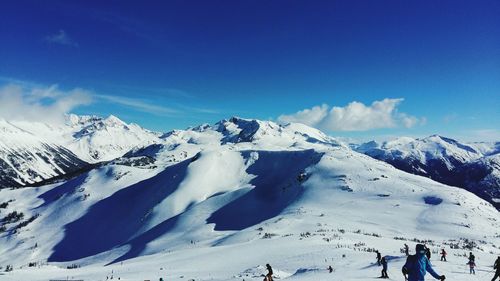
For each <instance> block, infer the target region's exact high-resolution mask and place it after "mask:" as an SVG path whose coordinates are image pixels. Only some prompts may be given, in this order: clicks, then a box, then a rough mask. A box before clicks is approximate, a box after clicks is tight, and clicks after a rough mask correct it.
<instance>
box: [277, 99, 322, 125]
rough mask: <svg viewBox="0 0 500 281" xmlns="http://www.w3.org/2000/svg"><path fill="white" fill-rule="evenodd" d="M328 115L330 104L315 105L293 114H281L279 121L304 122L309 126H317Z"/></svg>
mask: <svg viewBox="0 0 500 281" xmlns="http://www.w3.org/2000/svg"><path fill="white" fill-rule="evenodd" d="M327 115H328V105H326V104H323V105H321V106H314V107H313V108H311V109H304V110H301V111H299V112H297V113H295V114H292V115H281V116H280V117H278V119H279V121H281V122H284V123H302V124H305V125H308V126H313V127H314V126H316V125H317V124H319V123H321V121H322V120H324V119H325V117H326V116H327Z"/></svg>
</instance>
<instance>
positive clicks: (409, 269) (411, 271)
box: [402, 244, 446, 281]
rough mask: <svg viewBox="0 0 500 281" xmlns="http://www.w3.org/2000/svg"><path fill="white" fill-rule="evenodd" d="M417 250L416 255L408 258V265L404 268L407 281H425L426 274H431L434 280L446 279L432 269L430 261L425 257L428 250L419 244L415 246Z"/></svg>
mask: <svg viewBox="0 0 500 281" xmlns="http://www.w3.org/2000/svg"><path fill="white" fill-rule="evenodd" d="M415 250H416V254H415V255H410V256H408V258H407V259H406V263H405V265H404V266H403V268H402V271H403V275H404V276H405V280H408V281H423V280H425V279H424V278H425V273H426V272H429V273H430V274H431V275H432V276H433V277H434V278H436V279H439V280H441V281H442V280H445V279H446V277H445V276H444V275H439V274H437V273H436V272H435V271H434V269H433V268H432V265H431V263H430V261H429V259H428V258H427V257H426V255H425V253H426V250H425V246H424V245H422V244H417V246H415ZM407 275H408V276H407Z"/></svg>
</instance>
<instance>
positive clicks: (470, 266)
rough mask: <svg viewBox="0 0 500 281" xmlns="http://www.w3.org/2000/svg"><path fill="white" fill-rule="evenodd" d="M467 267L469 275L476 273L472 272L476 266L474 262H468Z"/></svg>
mask: <svg viewBox="0 0 500 281" xmlns="http://www.w3.org/2000/svg"><path fill="white" fill-rule="evenodd" d="M467 264H468V265H469V274H474V275H475V274H476V271H475V270H474V267H475V266H476V264H475V263H474V261H471V260H470V261H469V262H468V263H467Z"/></svg>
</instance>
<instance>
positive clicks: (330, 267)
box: [327, 265, 333, 273]
mask: <svg viewBox="0 0 500 281" xmlns="http://www.w3.org/2000/svg"><path fill="white" fill-rule="evenodd" d="M327 269H328V272H330V273H332V272H333V267H332V266H331V265H329V266H328V268H327Z"/></svg>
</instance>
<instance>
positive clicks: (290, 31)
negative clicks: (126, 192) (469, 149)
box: [0, 0, 500, 140]
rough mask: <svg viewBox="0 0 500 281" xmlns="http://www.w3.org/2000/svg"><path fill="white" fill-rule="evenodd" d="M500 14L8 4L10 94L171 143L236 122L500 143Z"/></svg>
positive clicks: (5, 76) (496, 7) (5, 59)
mask: <svg viewBox="0 0 500 281" xmlns="http://www.w3.org/2000/svg"><path fill="white" fill-rule="evenodd" d="M498 15H500V2H499V1H456V0H455V1H8V2H5V3H2V8H1V9H0V38H2V41H1V44H0V86H5V85H19V86H20V87H22V88H23V91H24V92H23V94H22V96H23V98H26V97H28V96H30V95H32V94H31V93H32V92H33V88H35V89H45V88H49V87H51V86H52V85H57V89H58V90H57V93H58V94H57V95H45V96H44V98H41V99H40V100H38V101H37V102H38V103H39V104H40V105H41V106H44V105H46V104H51V103H56V102H58V99H61V98H62V97H65V96H66V97H67V96H69V95H71V93H72V92H71V91H72V90H73V89H75V88H78V89H81V90H82V91H84V92H85V93H86V94H87V95H89V96H90V97H91V102H89V101H88V100H85V102H82V103H78V102H75V103H74V104H72V105H71V106H69V107H64V110H68V111H71V112H75V113H78V114H98V115H108V114H114V115H117V116H118V117H120V118H122V119H123V120H125V121H127V122H136V123H139V124H140V125H142V126H144V127H146V128H150V129H154V130H160V131H168V130H171V129H174V128H185V127H188V126H194V125H197V124H200V123H213V122H216V121H218V120H220V119H223V118H229V117H230V116H233V115H237V116H241V117H247V118H259V119H266V120H267V119H271V120H281V121H287V120H288V121H290V120H291V121H299V122H303V123H306V124H309V125H311V126H315V127H318V128H320V129H322V130H325V131H327V132H328V133H330V134H332V135H338V136H347V137H356V138H364V139H369V138H377V137H384V136H392V135H410V136H424V135H430V134H435V133H438V134H442V135H446V136H451V137H458V138H461V139H467V138H469V139H481V138H483V139H489V140H491V139H496V140H499V139H500V131H499V129H500V127H499V125H498V124H500V122H499V121H500V110H499V108H500V101H499V100H500V17H499V16H498ZM3 95H4V96H6V95H12V94H11V93H10V92H9V91H6V90H4V91H3ZM4 98H5V97H4ZM384 100H385V102H384ZM26 102H27V103H30V102H31V103H33V99H27V101H26ZM353 102H356V103H353ZM334 107H335V108H336V109H335V110H332V108H334ZM0 110H1V106H0ZM0 116H1V112H0Z"/></svg>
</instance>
